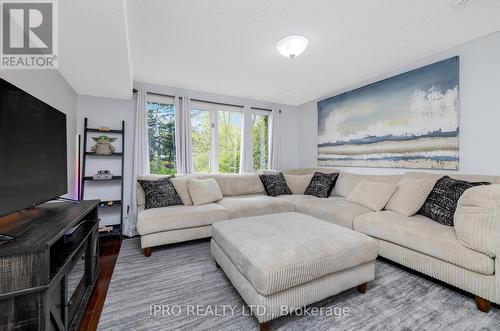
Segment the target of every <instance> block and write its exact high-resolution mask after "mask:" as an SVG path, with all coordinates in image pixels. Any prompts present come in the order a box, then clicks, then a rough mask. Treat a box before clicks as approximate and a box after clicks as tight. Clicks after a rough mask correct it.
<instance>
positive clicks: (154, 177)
mask: <svg viewBox="0 0 500 331" xmlns="http://www.w3.org/2000/svg"><path fill="white" fill-rule="evenodd" d="M164 178H170V181H171V182H172V180H174V179H177V178H175V177H172V175H154V174H153V175H142V176H138V177H137V184H136V193H137V194H136V200H137V206H143V207H144V205H145V204H146V197H145V196H144V190H143V189H142V187H141V184H139V180H160V179H164ZM172 184H173V182H172ZM174 187H175V185H174ZM175 190H176V191H177V194H179V191H178V190H177V188H176V189H175ZM179 196H180V194H179ZM181 199H182V197H181ZM183 202H184V201H183Z"/></svg>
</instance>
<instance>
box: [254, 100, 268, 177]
mask: <svg viewBox="0 0 500 331" xmlns="http://www.w3.org/2000/svg"><path fill="white" fill-rule="evenodd" d="M271 112H272V110H271V109H269V110H267V109H260V108H250V116H251V118H252V128H251V130H250V137H251V138H252V134H253V125H254V124H255V115H260V116H267V123H268V124H267V144H268V148H270V146H269V142H270V140H271V125H270V123H271ZM254 148H255V146H253V144H252V170H253V152H254ZM267 168H269V153H268V155H267ZM259 170H260V171H262V170H267V169H259ZM259 170H257V171H259ZM253 171H256V170H253Z"/></svg>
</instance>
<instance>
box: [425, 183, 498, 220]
mask: <svg viewBox="0 0 500 331" xmlns="http://www.w3.org/2000/svg"><path fill="white" fill-rule="evenodd" d="M488 184H491V183H489V182H467V181H463V180H458V179H452V178H450V177H449V176H444V177H442V178H440V179H439V180H438V181H437V182H436V184H435V185H434V187H433V189H432V191H431V193H430V194H429V196H428V197H427V200H425V203H424V205H423V206H422V208H421V209H420V211H419V214H422V215H424V216H427V217H429V218H431V219H433V220H434V221H436V222H438V223H441V224H444V225H448V226H453V217H454V215H455V210H456V209H457V203H458V199H460V196H462V194H463V193H464V192H465V191H466V190H467V189H469V188H471V187H474V186H480V185H488Z"/></svg>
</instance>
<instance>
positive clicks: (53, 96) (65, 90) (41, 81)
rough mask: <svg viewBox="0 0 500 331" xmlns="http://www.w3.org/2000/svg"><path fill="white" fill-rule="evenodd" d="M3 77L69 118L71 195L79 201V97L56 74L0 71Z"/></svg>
mask: <svg viewBox="0 0 500 331" xmlns="http://www.w3.org/2000/svg"><path fill="white" fill-rule="evenodd" d="M0 77H2V78H3V79H5V80H6V81H8V82H10V83H12V84H14V85H16V86H17V87H19V88H21V89H23V90H25V91H26V92H28V93H30V94H32V95H33V96H35V97H37V98H38V99H40V100H42V101H44V102H46V103H48V104H49V105H51V106H52V107H54V108H56V109H58V110H60V111H61V112H63V113H65V114H66V121H67V123H66V124H67V135H68V151H67V152H68V194H67V196H69V197H75V198H76V191H75V190H76V187H77V180H76V166H77V165H76V153H77V152H76V93H75V91H74V90H73V88H72V87H71V86H70V85H69V84H68V82H67V81H66V79H64V77H63V76H62V75H61V74H60V73H59V71H57V70H0Z"/></svg>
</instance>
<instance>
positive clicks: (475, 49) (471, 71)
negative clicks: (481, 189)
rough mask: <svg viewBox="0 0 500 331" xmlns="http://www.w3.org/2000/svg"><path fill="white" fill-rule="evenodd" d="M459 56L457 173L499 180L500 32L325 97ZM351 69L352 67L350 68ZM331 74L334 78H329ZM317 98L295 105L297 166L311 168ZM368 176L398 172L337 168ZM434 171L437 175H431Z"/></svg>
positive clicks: (314, 147)
mask: <svg viewBox="0 0 500 331" xmlns="http://www.w3.org/2000/svg"><path fill="white" fill-rule="evenodd" d="M455 55H459V56H460V170H459V172H460V173H469V174H489V175H500V153H499V149H498V146H497V142H498V141H500V139H499V138H498V137H499V136H498V135H499V131H500V130H499V128H500V102H499V96H500V32H497V33H494V34H491V35H488V36H485V37H482V38H480V39H477V40H474V41H472V42H469V43H466V44H464V45H461V46H459V47H456V48H453V49H450V50H448V51H445V52H442V53H440V54H436V55H435V56H432V57H429V58H426V59H422V60H421V61H419V62H417V63H413V64H411V65H408V66H407V67H404V68H400V69H399V70H395V71H393V72H389V73H387V74H385V75H382V76H379V77H374V78H373V79H371V80H369V81H365V82H360V83H359V84H356V85H354V86H348V87H346V88H345V89H343V90H341V91H336V92H333V93H331V94H329V95H326V96H325V97H330V96H334V95H338V94H341V93H343V92H346V91H350V90H352V89H355V88H358V87H361V86H364V85H366V84H370V83H373V82H376V81H379V80H381V79H385V78H388V77H391V76H394V75H397V74H400V73H403V72H406V71H408V70H412V69H415V68H418V67H421V66H424V65H427V64H430V63H434V62H437V61H440V60H443V59H446V58H449V57H452V56H455ZM352 65H355V64H352ZM332 74H334V73H332ZM325 97H322V98H320V99H317V100H313V101H310V102H307V103H305V104H302V105H300V106H298V109H299V114H300V115H299V122H298V123H299V125H298V128H297V131H298V132H300V133H301V134H300V139H299V144H298V150H297V157H298V163H299V166H300V167H312V166H316V148H317V134H318V133H317V130H318V128H317V125H318V123H317V121H318V119H317V115H318V114H317V107H316V102H317V101H318V100H321V99H324V98H325ZM341 169H344V170H346V171H350V172H356V173H367V174H387V173H401V172H405V171H407V170H403V169H390V168H351V167H349V168H341ZM435 172H438V171H435Z"/></svg>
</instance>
